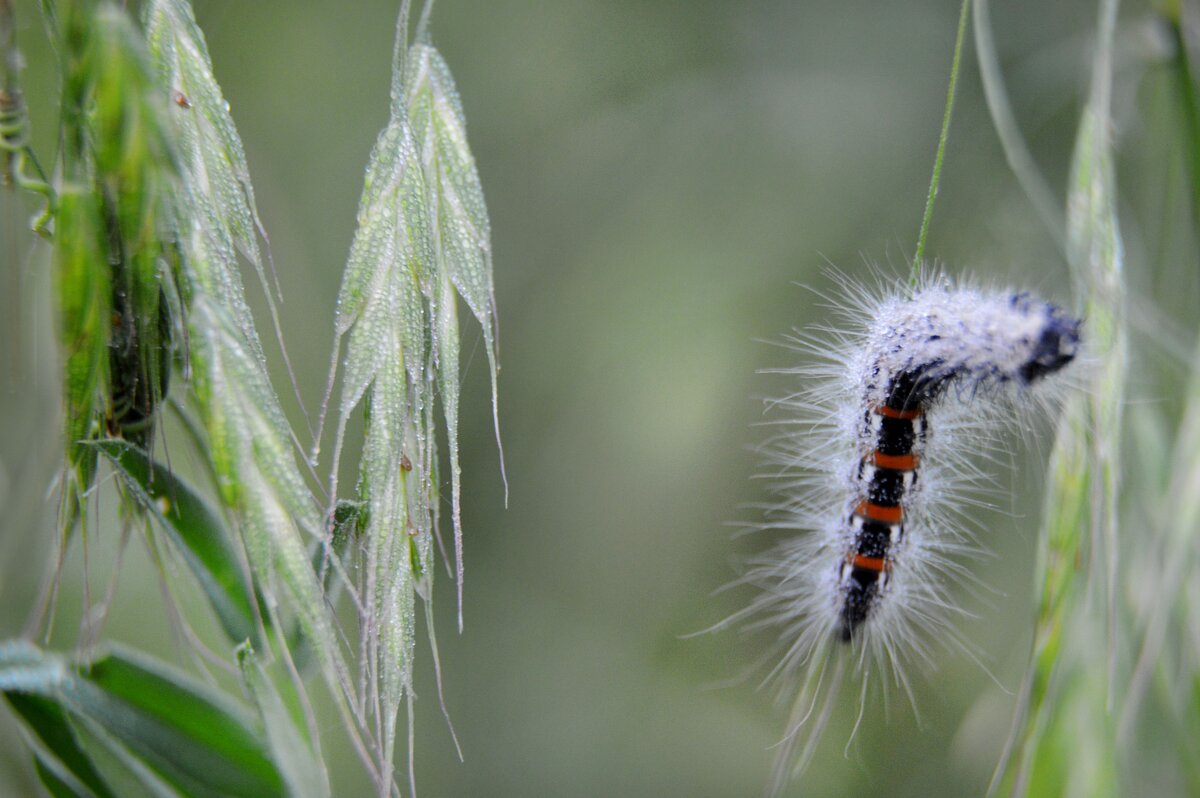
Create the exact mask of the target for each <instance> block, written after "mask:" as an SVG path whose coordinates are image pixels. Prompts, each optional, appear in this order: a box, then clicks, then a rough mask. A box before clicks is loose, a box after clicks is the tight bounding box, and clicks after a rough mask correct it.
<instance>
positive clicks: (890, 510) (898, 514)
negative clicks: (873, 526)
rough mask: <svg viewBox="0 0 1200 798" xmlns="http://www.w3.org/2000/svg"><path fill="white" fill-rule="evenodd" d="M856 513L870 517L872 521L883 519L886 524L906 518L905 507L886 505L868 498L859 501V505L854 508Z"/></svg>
mask: <svg viewBox="0 0 1200 798" xmlns="http://www.w3.org/2000/svg"><path fill="white" fill-rule="evenodd" d="M854 514H855V515H861V516H862V517H863V518H870V519H871V520H872V521H882V522H884V523H885V524H898V523H900V522H901V521H903V520H904V508H903V507H901V506H900V505H896V506H895V507H884V506H882V505H879V504H875V503H874V502H869V501H867V500H866V499H864V500H863V501H861V502H859V503H858V506H857V507H855V508H854Z"/></svg>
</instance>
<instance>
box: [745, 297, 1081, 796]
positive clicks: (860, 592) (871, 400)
mask: <svg viewBox="0 0 1200 798" xmlns="http://www.w3.org/2000/svg"><path fill="white" fill-rule="evenodd" d="M846 289H847V294H848V296H849V299H850V302H849V307H850V308H852V309H853V312H852V313H848V314H847V317H848V320H849V321H850V323H851V324H852V325H854V326H857V330H856V331H854V330H853V329H852V331H851V332H848V333H847V332H834V341H833V342H832V343H831V342H830V341H829V340H828V339H827V338H826V337H825V336H811V335H807V334H801V336H800V337H798V338H796V339H795V341H794V343H796V344H797V345H798V346H799V348H801V349H803V350H806V351H808V352H809V353H810V354H813V355H816V356H818V357H819V358H821V359H822V361H823V363H822V365H818V366H810V367H805V368H802V369H797V370H794V371H795V373H798V374H800V375H801V376H802V377H803V378H804V382H805V385H804V387H803V388H802V389H801V392H800V393H798V394H796V395H794V396H792V397H789V398H787V399H785V400H782V401H781V402H780V404H781V405H783V406H784V409H785V410H788V411H790V412H791V413H792V414H793V418H790V419H788V420H787V421H786V422H785V425H786V426H785V428H784V429H785V431H784V432H783V433H782V434H781V435H780V436H778V437H777V438H776V439H775V440H774V441H773V442H772V445H771V446H769V447H768V452H769V457H770V459H771V460H772V461H773V462H775V463H776V464H777V465H778V466H779V467H780V469H781V473H782V474H783V475H784V478H783V480H782V481H781V484H780V486H779V487H780V494H781V495H782V496H783V501H782V503H781V504H780V505H779V506H778V507H776V508H775V512H774V513H773V517H772V520H771V522H770V524H769V525H770V526H773V527H779V528H783V529H785V530H799V531H801V532H803V533H805V534H800V535H790V536H788V537H787V538H785V539H784V540H783V541H782V542H781V543H780V544H779V545H778V546H777V547H776V548H775V549H774V550H772V551H770V552H768V553H767V554H766V555H764V556H761V557H759V558H757V559H755V560H753V561H751V563H750V566H749V568H748V570H747V572H746V576H745V581H748V582H750V583H752V584H754V585H756V586H758V588H759V590H760V592H759V594H758V597H757V598H756V599H755V600H754V601H753V602H752V603H751V605H750V606H749V607H748V608H747V609H746V610H744V611H743V612H742V613H740V614H739V616H738V617H742V618H746V619H750V626H751V627H752V628H758V627H765V628H774V629H777V630H779V631H780V632H781V641H780V647H781V648H782V650H783V658H782V661H781V662H780V663H779V664H778V665H777V666H776V667H775V669H774V670H773V671H772V675H773V676H776V677H778V678H779V679H780V681H781V683H782V684H783V685H785V687H784V690H785V692H786V693H790V692H792V691H793V689H794V685H795V684H796V683H797V682H798V683H799V689H798V690H795V692H796V693H797V697H796V699H795V704H794V707H793V713H792V717H791V720H790V721H789V727H788V730H787V733H786V735H785V737H784V740H783V742H782V743H781V745H780V750H779V752H778V756H777V761H776V769H775V775H774V778H773V781H772V786H771V789H772V791H778V790H779V789H781V788H782V786H783V785H784V784H786V782H787V780H788V778H789V775H790V774H793V773H795V772H798V771H799V770H801V769H803V767H804V766H805V765H806V764H807V762H808V760H809V759H810V758H811V756H812V753H813V750H814V748H815V745H816V742H817V739H818V738H819V736H820V733H821V731H822V727H823V726H824V723H825V721H826V720H828V717H829V715H830V714H831V712H832V709H833V706H834V700H835V697H836V693H837V692H838V691H839V689H840V684H841V682H842V680H843V677H844V675H845V671H846V666H847V663H850V664H851V666H852V667H854V668H855V669H856V670H857V672H858V673H859V675H860V678H861V680H862V696H863V698H862V699H861V700H862V701H864V702H865V700H866V698H865V697H866V695H867V690H866V680H867V678H868V676H869V675H870V670H871V668H872V667H876V668H878V669H880V670H883V671H884V672H886V673H890V674H892V676H893V678H894V681H895V682H896V683H897V684H899V685H900V686H901V687H903V688H904V689H905V690H906V691H908V681H907V676H906V672H905V668H904V665H905V664H906V663H907V662H908V661H911V660H914V659H915V660H918V661H922V662H923V663H924V664H926V665H932V664H934V662H935V660H934V657H933V654H932V650H933V647H934V645H933V644H934V643H945V642H947V641H951V642H954V641H957V640H958V637H957V632H956V631H955V629H954V627H953V624H952V623H951V621H952V620H953V618H954V616H956V615H959V614H964V613H963V611H962V610H960V609H958V608H957V607H956V606H955V604H954V601H953V599H952V596H951V594H950V592H949V590H948V588H949V585H950V584H952V583H954V582H957V581H962V580H963V579H970V578H971V577H970V573H969V571H967V570H966V569H965V567H964V565H963V563H962V559H963V557H964V556H966V555H967V554H969V553H970V552H972V551H975V550H976V549H975V547H974V544H973V543H972V537H971V530H970V529H969V524H967V523H965V522H964V519H963V518H962V517H960V516H959V514H958V511H957V510H956V509H955V507H956V501H955V499H956V498H962V495H963V494H964V492H965V489H968V488H971V487H973V486H975V485H977V484H979V483H982V482H983V481H985V478H986V477H985V474H984V473H983V472H981V471H980V470H979V467H978V466H977V465H976V464H975V459H974V458H973V457H972V456H971V453H972V451H974V452H978V451H979V450H980V449H984V448H987V447H988V446H989V445H992V443H993V441H994V440H995V439H996V435H995V422H996V421H997V420H998V419H999V418H1000V417H1001V414H999V413H997V412H996V411H997V409H998V408H1000V407H1003V406H1004V405H1005V404H1011V403H1012V402H1011V401H1006V400H1012V399H1015V398H1017V397H1018V396H1037V395H1038V394H1037V392H1038V391H1040V390H1041V385H1042V383H1043V380H1044V378H1045V377H1047V376H1049V375H1053V374H1055V373H1057V372H1060V371H1062V370H1063V368H1064V367H1066V366H1067V365H1068V364H1069V363H1071V362H1072V360H1074V359H1075V357H1076V354H1077V351H1078V348H1079V343H1080V326H1081V322H1080V321H1079V320H1078V319H1076V318H1074V317H1072V316H1071V315H1069V314H1068V313H1066V312H1065V311H1063V310H1062V309H1061V308H1059V307H1057V306H1056V305H1054V304H1051V303H1049V302H1046V301H1043V300H1041V299H1038V298H1036V297H1034V296H1033V295H1031V294H1027V293H1014V292H1003V291H985V290H981V289H977V288H974V287H965V286H956V285H954V284H953V283H951V282H950V281H949V280H948V279H947V278H945V277H932V278H927V279H926V280H925V281H924V282H923V283H922V284H921V285H920V286H919V287H918V288H916V289H915V290H913V291H911V292H908V291H905V292H903V293H901V294H894V295H892V296H889V297H886V298H883V299H880V298H878V297H875V296H873V295H872V294H871V293H870V292H868V291H867V290H866V289H861V288H855V287H853V286H849V285H847V286H846ZM864 319H865V323H864ZM1043 398H1044V395H1043ZM788 686H792V689H789V687H788ZM802 729H803V730H804V731H805V735H801V734H800V732H801V731H802ZM802 736H805V737H807V742H806V743H805V745H804V746H803V747H802V748H801V750H800V753H799V754H798V755H797V754H796V746H797V745H798V742H799V739H800V738H801V737H802Z"/></svg>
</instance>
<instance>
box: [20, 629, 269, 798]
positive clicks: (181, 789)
mask: <svg viewBox="0 0 1200 798" xmlns="http://www.w3.org/2000/svg"><path fill="white" fill-rule="evenodd" d="M0 690H3V691H4V693H5V696H6V697H7V698H8V699H9V700H10V702H12V703H13V704H14V706H15V707H18V712H19V713H20V714H21V716H22V718H23V719H25V720H26V722H27V723H28V724H29V725H30V727H31V728H32V729H33V731H34V732H35V734H37V735H38V738H39V739H40V740H41V742H42V743H44V744H45V745H46V747H47V749H48V750H50V751H51V752H53V754H54V755H55V756H56V757H57V758H58V760H59V761H60V762H61V763H62V764H63V765H64V766H65V767H66V770H67V772H69V773H70V774H71V775H72V776H73V777H74V778H76V779H78V781H79V782H80V783H81V784H83V785H86V786H87V787H88V788H89V789H91V790H92V791H93V792H94V793H95V794H96V795H100V796H105V795H110V794H111V795H120V796H122V798H124V796H132V795H152V796H165V795H172V796H173V795H185V796H212V797H213V798H216V796H247V797H248V798H249V797H250V796H274V795H283V794H284V787H283V780H282V778H281V776H280V774H279V770H278V769H277V767H276V765H275V764H274V763H273V762H272V761H271V760H270V758H269V756H268V754H267V752H266V751H265V750H264V749H263V746H262V744H261V742H260V732H259V731H258V730H257V729H256V728H255V727H254V725H253V723H252V721H251V720H250V719H249V717H248V716H247V715H246V713H245V712H244V711H243V710H241V709H239V708H238V707H236V706H235V705H233V704H232V703H231V702H229V700H228V699H226V698H225V697H224V696H221V695H219V694H217V693H214V692H212V691H211V690H210V689H209V688H207V687H203V686H201V685H199V684H197V683H195V682H193V681H192V680H191V679H189V678H187V677H185V676H182V675H181V674H178V673H175V672H173V671H172V670H170V669H168V668H167V667H166V666H164V665H162V664H160V663H155V662H151V661H150V660H148V659H146V658H145V657H143V656H142V655H135V654H133V653H131V652H128V651H125V650H123V649H119V648H114V649H113V650H111V651H110V652H109V653H107V654H103V655H101V656H99V657H97V658H96V659H93V660H91V661H90V662H86V663H81V664H75V663H71V662H69V661H68V660H66V659H65V658H63V657H61V656H59V655H56V654H51V653H47V652H43V651H41V650H39V649H37V648H36V647H34V646H33V645H32V644H30V643H26V642H24V641H11V642H7V643H4V644H0ZM60 780H61V779H60Z"/></svg>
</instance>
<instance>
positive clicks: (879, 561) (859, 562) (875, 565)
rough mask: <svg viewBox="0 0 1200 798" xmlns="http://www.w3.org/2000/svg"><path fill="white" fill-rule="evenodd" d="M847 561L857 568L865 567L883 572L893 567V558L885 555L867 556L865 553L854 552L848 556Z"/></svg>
mask: <svg viewBox="0 0 1200 798" xmlns="http://www.w3.org/2000/svg"><path fill="white" fill-rule="evenodd" d="M846 562H848V563H850V564H851V565H853V566H854V567H855V568H865V569H867V570H869V571H875V572H876V573H882V572H884V571H890V570H891V568H892V563H891V560H888V559H886V558H884V557H867V556H866V555H863V554H853V555H851V556H849V557H847V558H846Z"/></svg>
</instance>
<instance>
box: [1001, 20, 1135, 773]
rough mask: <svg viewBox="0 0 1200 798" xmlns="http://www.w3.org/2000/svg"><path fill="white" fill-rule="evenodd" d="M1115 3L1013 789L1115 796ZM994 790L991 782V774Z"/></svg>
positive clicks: (1088, 118) (1079, 159) (1095, 80)
mask: <svg viewBox="0 0 1200 798" xmlns="http://www.w3.org/2000/svg"><path fill="white" fill-rule="evenodd" d="M1116 6H1117V4H1116V2H1113V0H1103V2H1102V4H1101V23H1100V36H1099V45H1098V48H1097V53H1096V57H1095V61H1094V64H1093V70H1092V88H1091V93H1090V96H1089V99H1088V102H1087V104H1086V106H1085V107H1084V110H1083V114H1082V118H1081V120H1080V125H1079V132H1078V135H1077V138H1076V144H1075V154H1074V158H1073V162H1072V170H1071V182H1070V187H1069V190H1068V195H1067V235H1066V240H1067V252H1068V255H1069V261H1070V264H1071V269H1072V273H1073V277H1074V281H1075V284H1076V285H1077V287H1078V289H1079V292H1080V294H1081V295H1082V296H1083V297H1084V302H1085V304H1086V312H1085V313H1084V317H1085V318H1086V320H1087V323H1086V327H1085V335H1086V339H1087V341H1088V347H1089V350H1090V351H1091V353H1092V355H1093V358H1094V359H1095V361H1096V362H1095V365H1094V366H1093V368H1092V369H1091V372H1090V374H1089V375H1088V377H1089V380H1090V385H1089V390H1088V395H1087V396H1086V397H1085V396H1077V397H1072V399H1071V400H1070V401H1069V402H1068V404H1067V407H1066V408H1064V418H1063V422H1062V423H1061V424H1060V427H1059V434H1058V438H1057V440H1056V442H1055V451H1054V455H1053V457H1052V459H1051V479H1050V484H1049V486H1048V492H1047V498H1046V503H1047V504H1046V507H1047V516H1046V524H1045V528H1044V530H1045V531H1044V534H1043V535H1042V538H1041V548H1040V551H1039V562H1040V566H1039V575H1038V580H1037V587H1038V589H1039V591H1040V592H1039V594H1038V613H1037V620H1036V626H1035V632H1034V649H1033V655H1032V657H1031V661H1030V664H1029V666H1028V671H1027V674H1026V682H1027V684H1026V686H1025V688H1024V689H1023V690H1022V695H1023V696H1027V697H1028V703H1027V705H1026V706H1024V707H1020V708H1019V709H1018V712H1019V713H1023V714H1022V716H1021V718H1022V722H1021V723H1020V724H1018V726H1017V727H1016V728H1015V729H1014V734H1015V735H1016V737H1017V738H1019V739H1020V741H1021V742H1020V747H1019V758H1018V760H1017V761H1016V762H1015V763H1011V762H1002V763H1001V766H1000V768H998V770H997V777H999V776H1000V774H1001V773H1002V772H1003V771H1004V769H1005V768H1006V767H1011V769H1010V770H1009V771H1008V776H1009V779H1010V782H1011V784H1012V791H1013V794H1014V795H1059V794H1064V792H1073V791H1076V790H1078V791H1079V792H1077V794H1080V795H1114V794H1117V793H1118V792H1119V788H1120V782H1119V780H1118V777H1117V776H1118V772H1119V764H1120V762H1119V759H1118V756H1117V753H1118V750H1117V746H1116V723H1115V719H1114V717H1113V715H1114V713H1113V703H1114V699H1113V693H1114V690H1115V689H1116V686H1115V679H1116V646H1117V609H1116V600H1117V563H1118V559H1117V558H1118V523H1119V519H1118V488H1119V484H1118V473H1119V463H1120V451H1121V431H1122V413H1123V405H1124V391H1125V385H1126V371H1127V368H1128V362H1127V361H1128V358H1127V353H1126V332H1125V314H1124V277H1123V273H1122V270H1123V250H1122V245H1121V237H1120V232H1119V227H1118V222H1117V213H1116V203H1117V199H1116V184H1115V177H1114V169H1113V160H1112V158H1113V156H1112V142H1111V140H1110V134H1109V131H1110V130H1111V128H1112V117H1111V93H1112V70H1113V64H1112V37H1113V30H1114V27H1115V19H1116ZM993 786H995V782H993Z"/></svg>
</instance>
